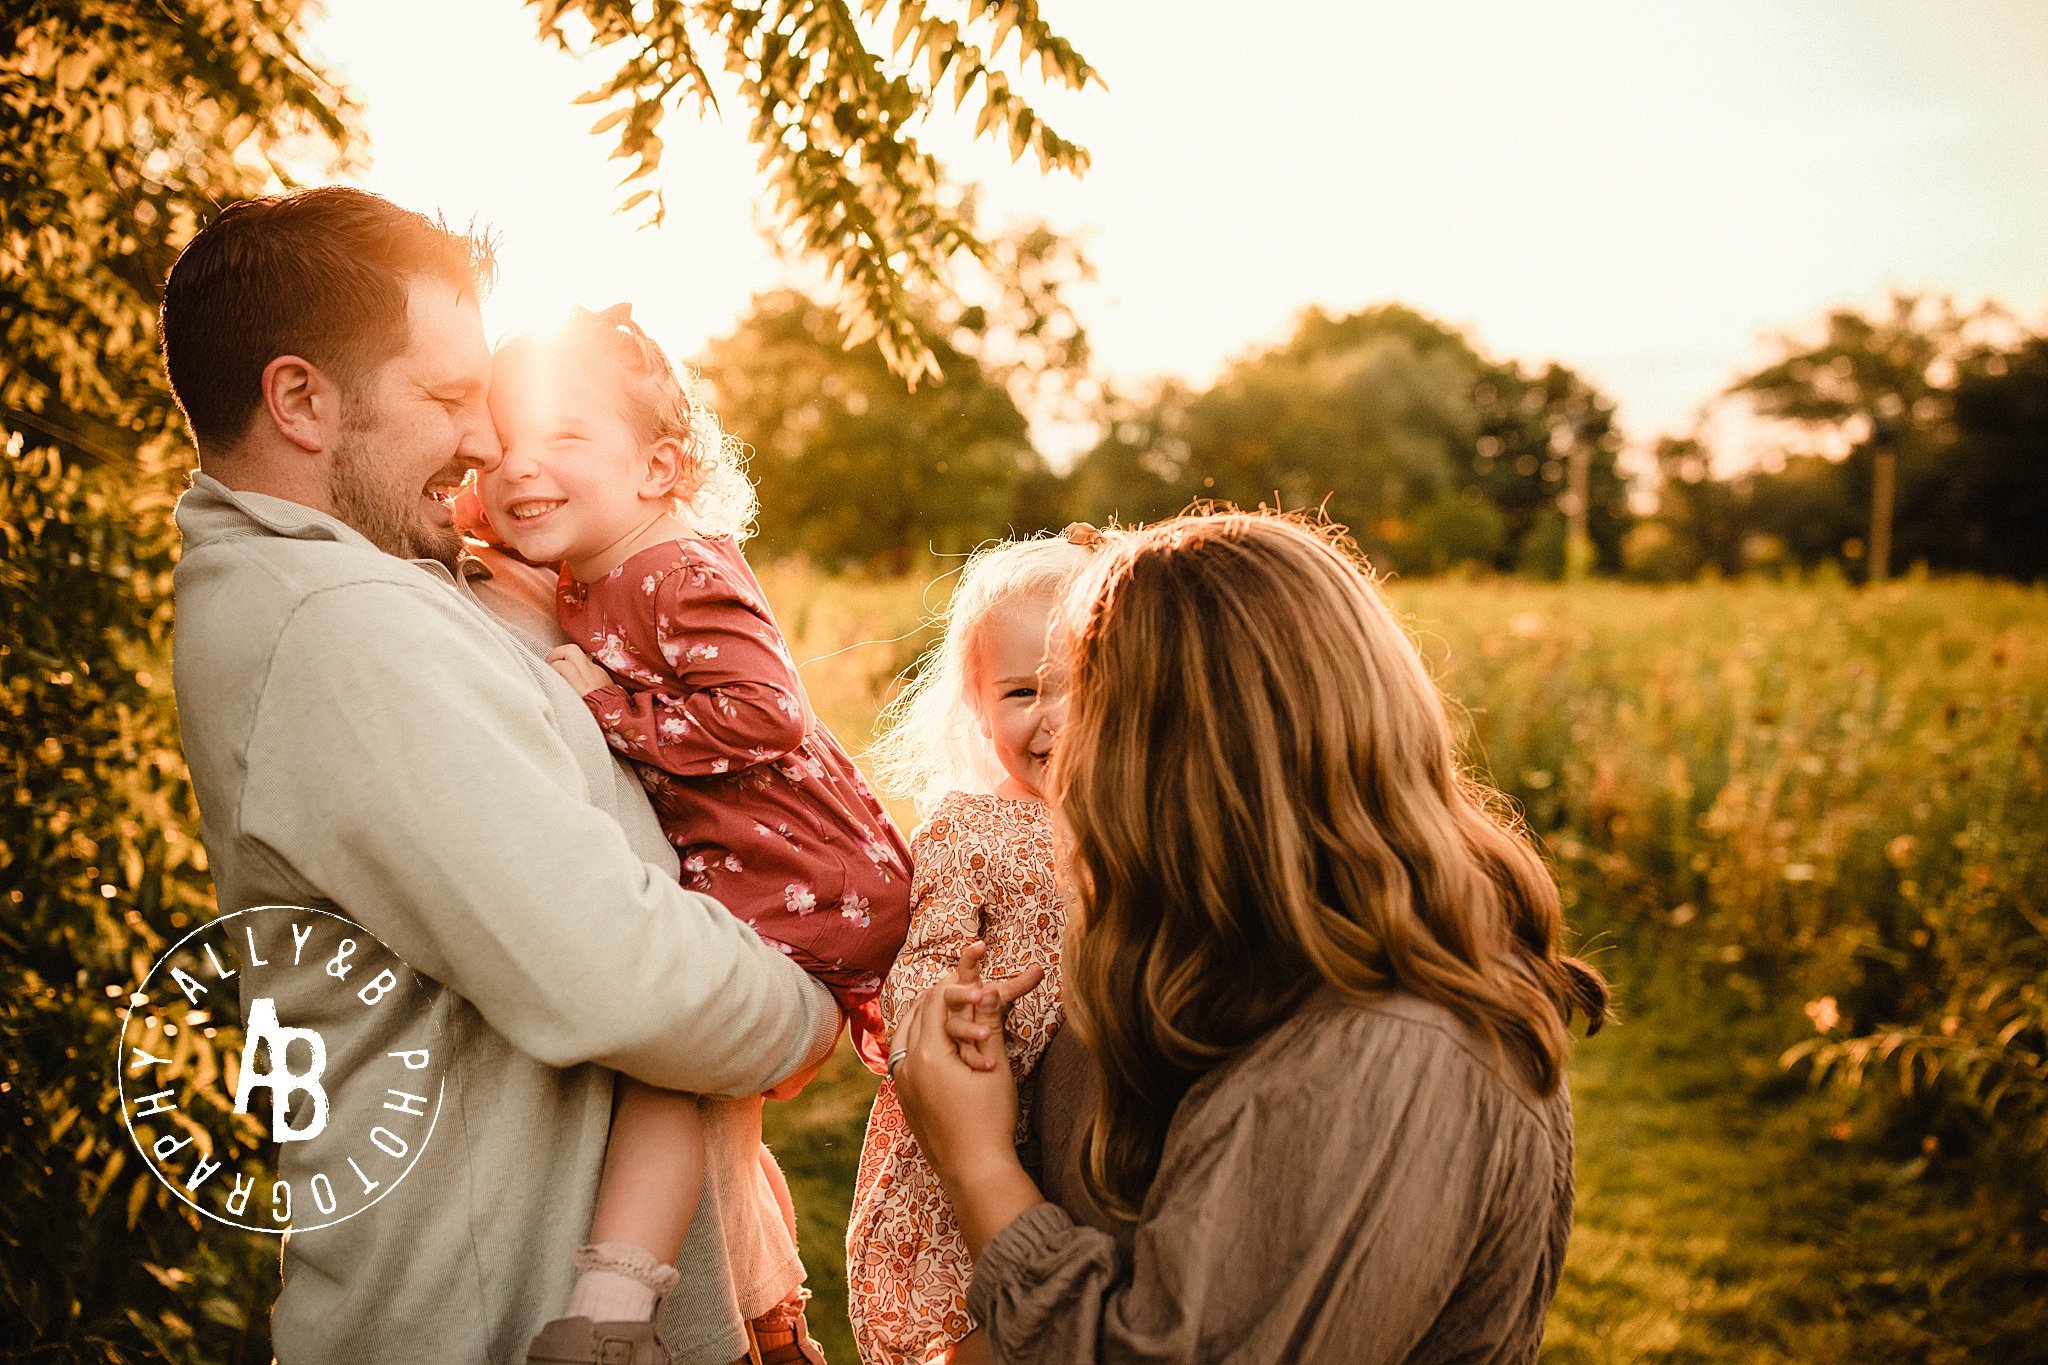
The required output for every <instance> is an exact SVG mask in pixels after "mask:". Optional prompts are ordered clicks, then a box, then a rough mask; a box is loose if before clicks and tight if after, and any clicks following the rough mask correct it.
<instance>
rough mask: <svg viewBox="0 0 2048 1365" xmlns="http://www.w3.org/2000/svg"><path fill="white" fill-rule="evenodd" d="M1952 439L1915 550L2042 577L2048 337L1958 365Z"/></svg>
mask: <svg viewBox="0 0 2048 1365" xmlns="http://www.w3.org/2000/svg"><path fill="white" fill-rule="evenodd" d="M1954 430H1955V444H1954V447H1953V449H1952V452H1951V454H1950V458H1949V459H1948V460H1946V461H1945V462H1944V463H1945V465H1946V477H1945V478H1944V479H1942V480H1941V481H1940V487H1939V488H1938V489H1937V490H1935V491H1934V498H1935V501H1934V504H1933V506H1934V512H1935V514H1934V515H1933V516H1932V517H1929V518H1927V519H1926V520H1927V522H1928V525H1927V526H1926V529H1925V531H1924V532H1922V533H1920V534H1918V535H1916V536H1915V537H1914V540H1913V551H1914V553H1915V554H1916V555H1917V556H1919V557H1921V558H1924V559H1926V560H1927V561H1928V562H1929V563H1931V564H1933V565H1935V566H1936V567H1940V568H1957V569H1969V570H1973V571H1975V572H1977V573H1986V574H1997V575H2000V576H2002V577H2006V578H2018V579H2023V580H2030V581H2036V582H2038V581H2040V580H2041V579H2043V578H2048V337H2031V338H2029V339H2027V340H2026V341H2024V342H2022V343H2021V344H2020V345H2018V346H2016V347H2015V348H2013V349H2012V350H2011V351H2010V352H2004V351H1997V350H1990V351H1985V352H1980V353H1978V354H1976V355H1974V356H1972V357H1971V358H1970V359H1969V361H1968V362H1967V363H1966V364H1965V365H1964V366H1963V369H1962V374H1961V376H1960V378H1959V379H1958V381H1957V384H1956V390H1955V400H1954Z"/></svg>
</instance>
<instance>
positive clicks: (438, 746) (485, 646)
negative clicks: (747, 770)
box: [242, 583, 837, 1095]
mask: <svg viewBox="0 0 2048 1365" xmlns="http://www.w3.org/2000/svg"><path fill="white" fill-rule="evenodd" d="M443 592H444V590H443V589H441V588H440V587H438V586H436V585H432V584H426V583H423V584H422V585H421V586H420V587H418V588H412V587H406V586H399V585H394V584H384V583H376V584H354V585H350V586H348V587H345V588H337V589H330V590H328V591H325V592H322V593H318V594H315V595H314V596H312V597H311V598H308V599H307V600H306V601H305V602H304V603H302V604H301V605H300V606H299V607H298V608H297V610H296V611H295V612H294V614H293V617H292V619H291V620H290V622H289V623H288V624H287V625H286V627H285V629H284V631H283V632H282V634H281V635H280V637H279V640H278V644H277V648H276V650H275V652H274V654H273V656H272V660H271V666H270V672H269V676H268V677H267V679H266V680H265V683H264V687H263V691H262V694H261V699H260V701H259V703H258V712H257V717H256V720H255V723H254V725H253V727H252V730H251V738H250V742H249V752H248V765H249V776H248V781H247V783H246V785H245V788H244V800H243V807H242V823H243V828H244V831H245V832H246V833H247V834H248V835H249V836H250V837H251V838H252V839H254V840H255V841H257V842H258V843H260V844H261V845H263V846H264V847H265V848H266V849H267V850H269V852H270V853H271V856H273V857H274V858H276V859H277V860H278V861H279V862H280V863H282V864H284V865H285V866H286V867H288V868H289V869H290V871H291V872H292V873H293V874H295V876H296V878H297V879H298V880H300V881H303V882H305V883H307V884H309V885H311V886H313V887H315V888H317V889H318V890H319V891H320V892H321V893H322V894H323V895H325V896H327V897H328V898H329V899H331V900H333V901H334V902H335V904H336V905H338V906H339V907H340V908H341V910H342V911H343V912H344V913H346V914H348V915H349V916H350V917H351V918H353V919H355V920H357V921H358V922H360V923H361V924H362V925H363V926H364V927H365V928H366V929H369V930H370V931H371V932H373V933H375V934H376V935H377V936H378V937H379V938H381V939H383V940H384V942H385V943H387V944H388V945H389V946H390V947H391V948H392V950H393V951H395V952H397V953H398V954H399V955H400V956H401V957H403V958H404V959H405V960H406V961H407V962H408V963H410V964H411V965H412V966H413V967H414V968H415V969H417V970H418V971H421V972H423V973H425V974H426V975H428V976H431V977H433V978H435V979H436V980H439V981H441V982H444V983H446V984H447V985H448V986H450V987H452V988H453V989H454V990H455V991H456V992H457V993H458V994H460V995H462V996H463V997H464V998H465V999H467V1000H469V1001H470V1002H471V1003H472V1004H474V1005H475V1006H476V1007H477V1009H478V1010H479V1011H480V1012H482V1014H483V1016H484V1017H485V1019H486V1020H488V1021H489V1022H490V1024H491V1026H492V1027H493V1028H496V1029H497V1030H498V1031H499V1032H500V1033H502V1034H504V1035H505V1036H506V1037H507V1038H508V1039H510V1040H511V1041H512V1043H513V1044H514V1045H515V1046H517V1047H518V1048H520V1049H521V1050H522V1051H524V1052H526V1053H528V1054H529V1055H531V1056H533V1057H535V1058H538V1059H539V1060H541V1061H544V1062H547V1063H549V1064H551V1065H556V1066H569V1065H574V1064H576V1063H580V1062H587V1061H588V1062H599V1063H602V1064H604V1065H607V1066H612V1067H616V1068H617V1069H619V1070H621V1071H624V1072H627V1073H628V1074H630V1075H634V1076H637V1077H639V1078H641V1079H642V1080H645V1081H648V1082H650V1083H652V1084H655V1085H661V1086H666V1087H669V1088H672V1089H678V1090H688V1091H693V1092H697V1093H702V1094H728V1095H738V1094H751V1093H756V1092H758V1091H761V1090H764V1089H766V1088H767V1087H768V1086H769V1085H770V1084H772V1083H773V1082H775V1081H776V1080H778V1079H780V1078H781V1077H782V1076H784V1075H786V1074H788V1073H789V1072H791V1071H792V1070H795V1069H796V1068H797V1067H798V1066H800V1065H802V1064H804V1063H805V1062H807V1061H809V1060H812V1059H813V1057H812V1054H813V1053H814V1052H815V1051H816V1047H817V1040H818V1038H819V1036H820V1034H821V1031H822V1030H824V1029H826V1028H829V1027H831V1026H833V1025H834V1024H836V1022H837V1021H836V1015H833V1016H830V1017H827V1014H826V1009H827V1008H829V1003H830V998H829V997H828V996H825V995H824V994H823V993H822V992H821V991H819V990H817V989H815V988H812V985H811V983H810V981H809V979H808V978H807V977H805V976H804V974H803V973H802V972H801V971H800V970H799V969H797V968H796V967H795V966H794V965H793V964H791V963H790V962H789V961H788V959H787V958H785V957H784V956H783V955H782V954H780V953H778V952H776V951H775V950H774V949H772V948H769V947H768V946H767V945H765V944H763V943H762V942H761V941H760V940H759V939H758V938H756V937H755V936H754V934H753V932H752V931H751V930H749V929H747V928H746V926H744V925H742V924H741V923H740V922H739V921H738V920H736V919H734V918H733V917H732V916H731V915H729V914H727V913H726V912H725V911H724V910H723V909H722V908H721V907H719V906H718V905H717V904H716V903H714V902H712V901H711V900H709V899H708V898H706V897H704V896H701V895H698V894H696V893H693V892H689V891H685V890H684V889H683V888H682V887H681V886H679V885H677V884H676V883H675V882H674V881H673V880H670V879H669V878H666V877H663V876H661V875H660V874H659V872H658V870H657V869H655V868H653V867H651V866H650V865H648V864H647V863H644V862H642V861H641V860H640V859H639V858H637V857H635V856H634V855H633V852H632V850H631V849H630V847H629V846H628V844H627V841H626V837H625V834H624V832H623V831H622V830H621V829H620V827H619V825H618V823H617V821H615V820H614V819H612V817H611V816H610V815H609V814H607V813H606V812H605V811H604V810H603V809H602V808H600V807H599V806H597V805H596V804H594V803H593V802H592V800H591V798H590V795H589V792H588V790H587V787H586V781H585V775H584V772H583V769H582V768H581V767H580V766H579V765H578V763H577V761H576V757H575V755H574V754H573V753H572V752H571V751H570V749H569V747H568V745H567V744H566V742H565V741H564V740H563V738H562V737H561V735H560V734H558V733H557V732H556V730H555V729H554V726H553V724H552V722H551V720H550V718H549V715H548V709H547V708H548V704H549V703H548V700H547V698H546V697H545V695H544V694H542V693H541V692H539V691H538V690H537V688H536V687H535V686H534V685H533V683H532V682H531V680H530V679H529V677H528V676H527V675H526V674H525V673H524V671H523V666H522V664H521V661H520V660H519V659H518V658H517V657H515V656H514V655H513V654H512V653H511V648H512V646H510V645H509V644H508V643H506V642H502V641H500V640H498V639H496V638H495V637H493V636H492V635H491V634H490V633H489V631H488V628H487V627H486V626H484V625H483V624H482V622H480V621H479V620H477V619H475V618H474V617H472V616H471V615H470V613H469V609H468V608H467V607H466V606H465V604H464V603H463V602H462V601H461V600H460V599H459V598H456V597H454V596H453V595H452V594H451V595H448V596H447V597H446V599H445V600H442V597H441V595H442V594H443ZM821 1002H823V1006H822V1007H821Z"/></svg>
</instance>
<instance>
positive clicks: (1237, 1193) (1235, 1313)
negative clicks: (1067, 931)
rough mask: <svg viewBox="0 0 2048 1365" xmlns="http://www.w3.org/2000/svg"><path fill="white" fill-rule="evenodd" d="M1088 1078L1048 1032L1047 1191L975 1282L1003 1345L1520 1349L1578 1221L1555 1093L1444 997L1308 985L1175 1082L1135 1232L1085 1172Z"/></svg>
mask: <svg viewBox="0 0 2048 1365" xmlns="http://www.w3.org/2000/svg"><path fill="white" fill-rule="evenodd" d="M1094 1084H1095V1082H1094V1076H1093V1062H1092V1059H1091V1058H1090V1057H1089V1056H1088V1054H1087V1052H1086V1050H1085V1049H1084V1048H1082V1047H1081V1046H1080V1045H1079V1044H1078V1043H1076V1042H1075V1040H1074V1039H1073V1038H1072V1036H1071V1034H1069V1033H1063V1034H1062V1036H1061V1037H1060V1038H1059V1039H1056V1040H1055V1042H1054V1044H1053V1047H1052V1049H1051V1050H1050V1051H1048V1053H1047V1054H1046V1057H1045V1060H1044V1061H1043V1062H1042V1063H1041V1070H1040V1091H1039V1093H1040V1096H1041V1099H1040V1106H1041V1107H1040V1110H1039V1118H1038V1124H1039V1134H1040V1137H1041V1141H1042V1150H1043V1159H1044V1165H1045V1170H1044V1187H1045V1189H1046V1192H1047V1194H1048V1196H1049V1197H1050V1198H1052V1199H1054V1200H1056V1201H1058V1202H1057V1203H1046V1204H1040V1205H1038V1206H1037V1207H1035V1208H1032V1209H1029V1210H1027V1211H1026V1212H1025V1213H1024V1214H1023V1215H1022V1216H1020V1217H1019V1218H1017V1219H1016V1221H1014V1222H1013V1223H1011V1224H1010V1226H1009V1227H1007V1228H1005V1229H1004V1230H1003V1231H1002V1233H1001V1234H999V1235H998V1236H997V1237H996V1239H995V1240H994V1241H993V1242H991V1243H990V1244H989V1246H988V1248H987V1250H986V1251H985V1252H984V1253H983V1255H982V1258H981V1260H980V1262H979V1264H978V1265H977V1266H976V1267H975V1272H974V1280H973V1284H972V1286H971V1288H970V1290H969V1293H968V1309H969V1311H970V1312H971V1313H973V1315H974V1317H975V1318H976V1319H977V1320H978V1321H979V1322H980V1323H981V1324H982V1325H983V1327H984V1328H985V1329H986V1331H987V1333H988V1336H989V1340H990V1344H991V1346H992V1347H993V1349H994V1354H995V1357H996V1359H997V1360H999V1361H1003V1362H1006V1365H1041V1363H1042V1365H1055V1363H1057V1365H1076V1363H1078V1362H1093V1361H1100V1362H1139V1361H1156V1362H1167V1361H1175V1362H1206V1361H1223V1360H1228V1361H1231V1362H1236V1363H1238V1365H1268V1362H1270V1363H1271V1365H1283V1363H1284V1365H1295V1363H1296V1362H1344V1365H1369V1363H1371V1362H1396V1361H1400V1362H1416V1363H1417V1365H1426V1363H1429V1362H1440V1361H1441V1362H1449V1361H1459V1362H1466V1361H1532V1360H1534V1359H1535V1358H1536V1351H1537V1346H1538V1344H1539V1342H1540V1341H1541V1339H1542V1333H1543V1320H1544V1315H1545V1313H1546V1311H1547V1310H1548V1308H1549V1306H1550V1300H1551V1296H1552V1295H1553V1294H1554V1293H1555V1292H1556V1289H1557V1280H1558V1274H1559V1271H1560V1270H1561V1268H1562V1266H1563V1264H1564V1252H1565V1241H1566V1238H1567V1237H1568V1236H1569V1234H1570V1231H1571V1218H1572V1129H1571V1101H1570V1098H1569V1096H1568V1095H1567V1094H1566V1093H1565V1091H1564V1089H1563V1088H1562V1087H1560V1089H1559V1090H1558V1092H1557V1093H1556V1094H1554V1095H1551V1096H1549V1097H1547V1098H1544V1097H1539V1096H1538V1095H1537V1094H1536V1093H1535V1092H1534V1090H1533V1089H1532V1088H1531V1087H1530V1086H1529V1085H1528V1084H1527V1083H1526V1082H1525V1081H1523V1080H1522V1079H1521V1078H1520V1075H1519V1071H1518V1070H1516V1069H1510V1070H1509V1071H1507V1072H1506V1073H1504V1072H1503V1070H1502V1069H1501V1068H1500V1067H1499V1066H1498V1065H1497V1064H1496V1061H1495V1058H1494V1053H1493V1050H1492V1049H1491V1047H1489V1046H1488V1045H1487V1043H1486V1042H1485V1041H1484V1039H1483V1038H1480V1037H1478V1036H1476V1035H1475V1034H1474V1033H1473V1032H1472V1031H1471V1030H1470V1029H1468V1028H1467V1027H1466V1026H1465V1025H1464V1024H1462V1023H1461V1022H1460V1021H1459V1020H1458V1019H1457V1017H1456V1016H1455V1015H1453V1014H1451V1013H1450V1011H1448V1010H1446V1009H1444V1008H1443V1007H1441V1006H1438V1005H1433V1004H1430V1003H1428V1002H1426V1001H1423V1000H1421V999H1419V998H1417V997H1414V996H1411V995H1406V994H1402V993H1390V994H1388V995H1386V996H1383V997H1381V998H1380V999H1378V1000H1376V1001H1373V1002H1371V1003H1368V1004H1359V1003H1356V1002H1347V1001H1343V1000H1339V999H1337V998H1335V997H1334V996H1330V995H1322V996H1318V997H1316V998H1315V999H1314V1000H1312V1001H1311V1002H1310V1003H1309V1004H1308V1005H1306V1006H1304V1007H1303V1009H1302V1010H1301V1011H1300V1012H1299V1013H1298V1014H1296V1015H1295V1016H1294V1017H1293V1018H1292V1019H1289V1020H1288V1021H1287V1022H1285V1023H1284V1024H1282V1025H1280V1026H1279V1027H1278V1028H1276V1029H1274V1030H1273V1032H1272V1033H1270V1034H1268V1035H1267V1036H1266V1037H1265V1038H1263V1039H1261V1040H1260V1041H1259V1042H1257V1043H1256V1044H1254V1045H1253V1046H1252V1047H1250V1048H1249V1049H1247V1050H1246V1051H1245V1052H1244V1053H1243V1054H1242V1055H1240V1056H1238V1057H1236V1058H1233V1059H1232V1060H1231V1061H1230V1062H1228V1063H1226V1064H1225V1065H1224V1066H1222V1067H1219V1068H1218V1069H1217V1070H1216V1071H1214V1072H1212V1073H1211V1074H1210V1075H1208V1076H1206V1077H1204V1078H1203V1079H1202V1080H1201V1081H1200V1082H1199V1083H1197V1084H1196V1086H1195V1087H1194V1088H1193V1089H1192V1090H1191V1091H1189V1093H1188V1096H1187V1098H1186V1099H1185V1100H1184V1101H1183V1102H1182V1104H1181V1107H1180V1109H1179V1111H1178V1112H1177V1113H1176V1114H1175V1116H1174V1119H1173V1123H1172V1126H1171V1128H1170V1129H1169V1131H1168V1134H1167V1139H1166V1148H1165V1151H1164V1153H1163V1154H1162V1157H1161V1160H1160V1165H1159V1174H1158V1177H1157V1178H1156V1179H1155V1180H1154V1181H1153V1184H1152V1187H1151V1189H1150V1191H1149V1192H1148V1194H1147V1196H1146V1199H1145V1204H1144V1209H1143V1211H1142V1214H1141V1216H1140V1218H1139V1220H1138V1222H1137V1224H1136V1225H1135V1226H1134V1227H1131V1226H1120V1225H1118V1224H1116V1223H1114V1222H1113V1221H1112V1220H1109V1219H1107V1218H1105V1217H1104V1216H1103V1215H1102V1214H1101V1213H1100V1212H1099V1211H1097V1210H1095V1209H1094V1207H1093V1206H1092V1205H1091V1204H1090V1203H1089V1202H1088V1201H1087V1199H1086V1195H1085V1193H1084V1192H1083V1191H1082V1190H1081V1188H1080V1183H1079V1179H1078V1173H1079V1169H1080V1153H1081V1144H1082V1142H1083V1140H1084V1138H1085V1134H1086V1130H1087V1123H1088V1119H1089V1117H1090V1115H1091V1114H1092V1112H1093V1106H1094ZM1062 1205H1065V1206H1066V1207H1062ZM1069 1209H1071V1210H1072V1212H1069Z"/></svg>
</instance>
